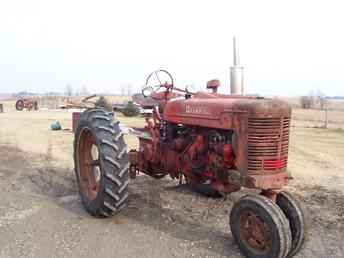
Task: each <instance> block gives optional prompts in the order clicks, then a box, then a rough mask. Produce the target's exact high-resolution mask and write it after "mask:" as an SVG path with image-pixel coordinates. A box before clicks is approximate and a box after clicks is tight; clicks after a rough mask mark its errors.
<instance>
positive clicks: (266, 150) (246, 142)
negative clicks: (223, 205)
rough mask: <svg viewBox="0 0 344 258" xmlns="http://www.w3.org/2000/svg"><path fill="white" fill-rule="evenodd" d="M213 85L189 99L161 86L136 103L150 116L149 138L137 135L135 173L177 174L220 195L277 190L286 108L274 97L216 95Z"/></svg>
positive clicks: (282, 179) (282, 171)
mask: <svg viewBox="0 0 344 258" xmlns="http://www.w3.org/2000/svg"><path fill="white" fill-rule="evenodd" d="M218 86H219V82H218V81H217V80H213V81H210V82H208V88H211V89H213V93H208V92H198V93H194V94H192V95H190V96H187V95H183V94H181V92H182V90H180V89H179V90H178V91H177V92H175V91H176V90H177V88H175V87H173V90H174V91H172V90H171V88H170V87H167V88H166V91H164V92H162V91H157V92H153V94H152V95H151V96H152V98H150V99H147V100H146V101H147V102H141V103H142V104H143V105H145V106H150V107H153V114H152V116H151V117H147V118H146V123H147V124H146V126H145V128H144V131H145V132H146V133H147V134H149V136H150V137H149V138H147V137H145V138H143V137H140V136H139V139H140V148H139V151H137V152H136V154H135V160H136V161H135V169H137V170H139V171H141V172H143V173H146V174H148V175H150V176H153V177H156V178H157V177H159V178H160V177H162V176H164V175H167V174H169V175H170V176H171V177H172V178H176V179H180V177H181V175H183V176H185V177H186V178H187V181H188V182H191V183H193V184H197V183H204V182H206V181H209V180H210V182H211V185H212V187H213V188H214V189H216V190H219V191H222V192H231V191H236V190H239V189H240V186H245V187H249V188H259V189H264V190H269V189H281V188H283V187H284V186H285V185H287V183H288V174H287V172H286V168H287V162H288V147H289V128H290V117H291V108H290V107H289V105H288V104H287V103H286V102H284V101H281V100H277V99H265V98H260V97H257V96H230V95H224V94H217V93H215V92H214V91H215V90H214V87H215V88H217V87H218ZM161 87H164V85H161ZM161 87H160V88H161ZM160 88H159V89H160ZM182 96H185V97H184V98H182ZM138 101H139V102H140V101H141V100H138ZM213 136H216V137H215V138H214V137H213ZM213 138H214V139H215V141H213V140H211V139H213ZM216 139H217V140H216ZM229 171H237V172H238V173H231V172H229ZM234 174H235V175H234ZM233 178H234V179H233Z"/></svg>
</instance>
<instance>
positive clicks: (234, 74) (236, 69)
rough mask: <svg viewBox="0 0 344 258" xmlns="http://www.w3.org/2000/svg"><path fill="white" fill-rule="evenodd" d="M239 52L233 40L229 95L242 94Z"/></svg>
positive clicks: (242, 81)
mask: <svg viewBox="0 0 344 258" xmlns="http://www.w3.org/2000/svg"><path fill="white" fill-rule="evenodd" d="M239 63H240V62H239V50H238V47H237V44H236V39H235V38H233V66H232V67H231V95H243V94H244V67H242V66H240V64H239Z"/></svg>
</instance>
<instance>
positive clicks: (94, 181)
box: [77, 128, 101, 201]
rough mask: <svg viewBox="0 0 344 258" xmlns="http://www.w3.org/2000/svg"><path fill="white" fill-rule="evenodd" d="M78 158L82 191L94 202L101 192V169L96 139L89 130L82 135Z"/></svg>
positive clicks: (86, 129)
mask: <svg viewBox="0 0 344 258" xmlns="http://www.w3.org/2000/svg"><path fill="white" fill-rule="evenodd" d="M77 157H78V174H79V184H80V190H81V192H82V193H83V194H84V196H86V197H87V198H88V199H89V200H91V201H92V200H94V199H95V198H96V197H97V194H98V192H99V190H100V178H101V168H100V162H99V150H98V146H97V143H96V138H95V136H94V135H93V133H92V132H91V131H90V130H89V129H88V128H84V129H83V130H82V132H81V133H80V136H79V145H78V153H77Z"/></svg>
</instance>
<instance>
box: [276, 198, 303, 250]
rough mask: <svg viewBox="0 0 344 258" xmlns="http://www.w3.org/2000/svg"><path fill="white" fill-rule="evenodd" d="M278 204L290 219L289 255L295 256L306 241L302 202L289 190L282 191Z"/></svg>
mask: <svg viewBox="0 0 344 258" xmlns="http://www.w3.org/2000/svg"><path fill="white" fill-rule="evenodd" d="M276 204H277V205H278V206H279V207H280V208H281V210H282V211H283V213H284V214H285V216H286V217H287V219H288V220H289V224H290V230H291V236H292V246H291V249H290V252H289V254H288V257H293V256H294V255H295V254H297V253H298V252H299V251H300V250H301V248H302V245H303V243H304V241H305V215H304V213H303V209H302V207H301V205H300V203H299V202H298V201H297V200H296V199H295V198H294V197H293V196H292V195H291V194H290V193H288V192H280V193H279V194H278V195H277V199H276Z"/></svg>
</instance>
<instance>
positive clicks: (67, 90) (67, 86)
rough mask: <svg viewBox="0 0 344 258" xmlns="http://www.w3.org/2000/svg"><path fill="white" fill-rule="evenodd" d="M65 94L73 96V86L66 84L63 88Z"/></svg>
mask: <svg viewBox="0 0 344 258" xmlns="http://www.w3.org/2000/svg"><path fill="white" fill-rule="evenodd" d="M65 95H66V96H67V97H71V96H73V88H72V86H71V85H70V84H67V85H66V88H65Z"/></svg>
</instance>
